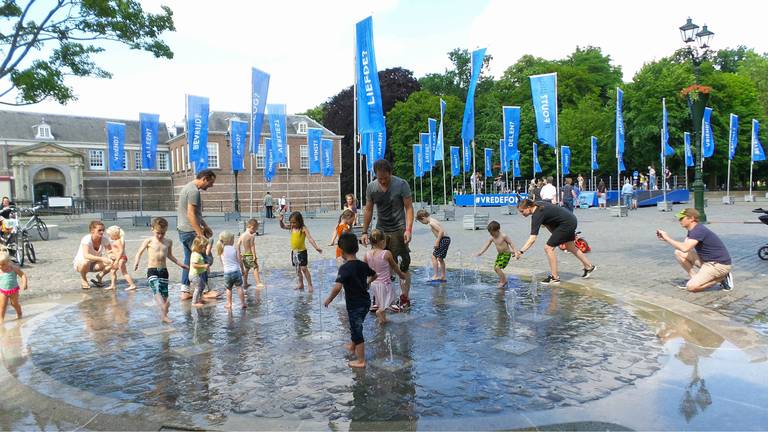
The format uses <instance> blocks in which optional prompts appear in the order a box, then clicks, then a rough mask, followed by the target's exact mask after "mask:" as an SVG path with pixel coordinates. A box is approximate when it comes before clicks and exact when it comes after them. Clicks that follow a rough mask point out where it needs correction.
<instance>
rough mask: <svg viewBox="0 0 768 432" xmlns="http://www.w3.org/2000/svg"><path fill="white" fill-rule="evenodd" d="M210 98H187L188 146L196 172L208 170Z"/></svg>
mask: <svg viewBox="0 0 768 432" xmlns="http://www.w3.org/2000/svg"><path fill="white" fill-rule="evenodd" d="M208 106H209V105H208V98H206V97H200V96H191V95H190V96H187V144H188V145H189V161H190V162H192V163H194V164H195V172H200V171H201V170H204V169H206V168H208Z"/></svg>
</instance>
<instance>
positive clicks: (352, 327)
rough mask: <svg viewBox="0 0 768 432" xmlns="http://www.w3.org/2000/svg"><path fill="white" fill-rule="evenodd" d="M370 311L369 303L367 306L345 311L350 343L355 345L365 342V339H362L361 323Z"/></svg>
mask: <svg viewBox="0 0 768 432" xmlns="http://www.w3.org/2000/svg"><path fill="white" fill-rule="evenodd" d="M370 309H371V305H370V303H369V304H368V305H367V306H357V307H355V308H354V309H347V315H348V316H349V331H350V333H352V343H354V344H355V345H357V344H361V343H363V342H365V338H363V321H364V320H365V316H366V315H368V311H369V310H370Z"/></svg>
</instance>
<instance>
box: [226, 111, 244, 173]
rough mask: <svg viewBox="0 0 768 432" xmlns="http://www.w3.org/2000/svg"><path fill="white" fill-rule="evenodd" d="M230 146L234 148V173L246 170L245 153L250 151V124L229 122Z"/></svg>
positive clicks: (237, 121) (238, 121)
mask: <svg viewBox="0 0 768 432" xmlns="http://www.w3.org/2000/svg"><path fill="white" fill-rule="evenodd" d="M229 130H230V137H231V138H230V140H231V141H230V145H231V147H232V171H242V170H244V169H245V152H246V151H247V149H248V146H247V144H246V143H247V142H248V122H245V121H240V120H232V119H230V120H229Z"/></svg>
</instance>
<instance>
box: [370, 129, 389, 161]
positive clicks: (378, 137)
mask: <svg viewBox="0 0 768 432" xmlns="http://www.w3.org/2000/svg"><path fill="white" fill-rule="evenodd" d="M373 138H374V140H373V157H372V158H371V171H373V163H374V162H376V161H377V160H379V159H384V153H386V151H387V130H386V129H385V128H381V129H379V130H378V131H376V132H375V133H374V134H373ZM369 156H370V155H369Z"/></svg>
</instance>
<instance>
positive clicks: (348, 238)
mask: <svg viewBox="0 0 768 432" xmlns="http://www.w3.org/2000/svg"><path fill="white" fill-rule="evenodd" d="M338 246H339V248H340V249H341V256H342V258H344V261H345V263H344V264H343V265H342V266H341V267H339V274H338V276H337V277H336V285H334V286H333V289H332V290H331V293H330V294H328V298H327V299H325V302H323V305H325V307H328V305H329V304H331V302H332V301H333V299H335V298H336V296H337V295H339V292H340V291H341V288H342V286H343V287H344V297H345V298H346V300H347V314H348V315H349V331H350V332H351V333H352V342H350V343H348V344H347V345H346V347H347V350H349V351H350V352H352V353H354V354H355V355H356V356H357V360H355V361H350V362H349V367H359V368H361V367H365V339H364V338H363V320H365V316H366V315H367V314H368V311H369V310H370V309H371V296H370V295H369V294H368V285H369V284H370V283H371V282H372V281H373V280H374V279H376V272H375V271H373V270H371V268H370V267H368V264H366V263H364V262H363V261H358V259H357V255H356V254H357V251H358V249H359V246H358V245H357V236H355V235H354V234H352V233H349V232H346V233H343V234H342V235H341V236H339V240H338Z"/></svg>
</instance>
